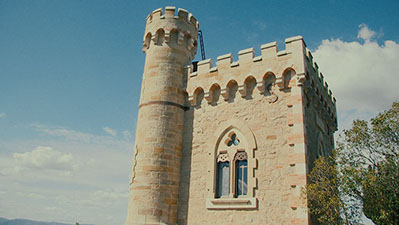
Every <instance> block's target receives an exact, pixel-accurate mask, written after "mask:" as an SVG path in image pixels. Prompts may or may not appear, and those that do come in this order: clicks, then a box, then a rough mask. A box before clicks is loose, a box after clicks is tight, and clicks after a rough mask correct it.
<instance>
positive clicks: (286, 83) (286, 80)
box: [283, 69, 295, 88]
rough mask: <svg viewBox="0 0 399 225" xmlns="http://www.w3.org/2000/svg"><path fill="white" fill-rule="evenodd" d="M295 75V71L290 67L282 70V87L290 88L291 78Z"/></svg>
mask: <svg viewBox="0 0 399 225" xmlns="http://www.w3.org/2000/svg"><path fill="white" fill-rule="evenodd" d="M294 75H295V72H294V71H293V70H292V69H288V70H286V71H285V72H284V74H283V78H284V88H290V81H291V78H292V77H293V76H294Z"/></svg>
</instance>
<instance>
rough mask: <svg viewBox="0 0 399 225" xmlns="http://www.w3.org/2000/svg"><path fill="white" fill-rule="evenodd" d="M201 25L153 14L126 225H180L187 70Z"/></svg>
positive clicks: (168, 13) (183, 14)
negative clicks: (181, 167)
mask: <svg viewBox="0 0 399 225" xmlns="http://www.w3.org/2000/svg"><path fill="white" fill-rule="evenodd" d="M197 32H198V22H197V20H196V19H195V18H194V16H192V15H191V14H189V13H188V12H187V11H186V10H184V9H179V10H178V13H177V16H176V15H175V7H165V14H162V9H157V10H155V11H153V12H152V13H151V14H150V15H149V16H148V17H147V23H146V29H145V34H144V40H143V52H145V53H146V61H145V66H144V74H143V82H142V86H141V96H140V105H139V114H138V121H137V129H136V139H135V157H134V159H133V170H132V175H131V183H130V195H129V209H128V216H127V219H126V222H125V225H133V224H176V221H177V207H178V206H177V202H178V192H179V179H180V163H181V162H180V161H181V155H182V154H181V150H182V141H183V128H184V110H185V107H184V102H185V98H186V97H185V95H184V93H185V90H184V88H185V87H186V84H185V82H187V79H186V76H187V75H186V73H185V70H184V68H185V66H187V65H189V64H190V63H191V60H192V59H193V58H194V55H195V53H196V51H197Z"/></svg>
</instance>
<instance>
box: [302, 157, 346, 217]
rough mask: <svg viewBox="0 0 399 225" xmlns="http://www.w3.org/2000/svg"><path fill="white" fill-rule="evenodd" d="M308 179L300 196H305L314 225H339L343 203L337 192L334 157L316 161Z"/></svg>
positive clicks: (336, 173)
mask: <svg viewBox="0 0 399 225" xmlns="http://www.w3.org/2000/svg"><path fill="white" fill-rule="evenodd" d="M308 178H309V180H308V181H309V184H308V185H307V186H306V189H304V190H303V192H302V194H303V195H304V196H307V200H308V205H309V209H310V214H311V215H312V220H313V221H314V222H315V223H316V224H339V223H340V222H341V220H342V219H341V217H340V215H341V209H342V208H344V202H343V201H341V196H340V192H339V190H338V187H339V184H340V180H339V178H340V177H339V176H338V170H337V165H336V162H335V156H334V155H332V156H329V157H327V158H324V157H320V158H319V159H317V160H316V161H315V164H314V168H313V170H312V171H311V172H310V174H309V176H308Z"/></svg>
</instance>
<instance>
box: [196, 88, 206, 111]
mask: <svg viewBox="0 0 399 225" xmlns="http://www.w3.org/2000/svg"><path fill="white" fill-rule="evenodd" d="M194 97H195V103H194V106H195V107H199V106H200V105H201V102H202V100H203V99H204V90H203V89H202V88H197V89H196V90H195V91H194Z"/></svg>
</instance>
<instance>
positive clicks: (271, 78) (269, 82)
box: [264, 73, 276, 96]
mask: <svg viewBox="0 0 399 225" xmlns="http://www.w3.org/2000/svg"><path fill="white" fill-rule="evenodd" d="M265 77H266V78H265V79H264V80H265V95H266V96H271V95H272V87H273V86H274V84H275V83H276V76H275V75H274V74H273V73H269V74H266V76H265Z"/></svg>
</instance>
